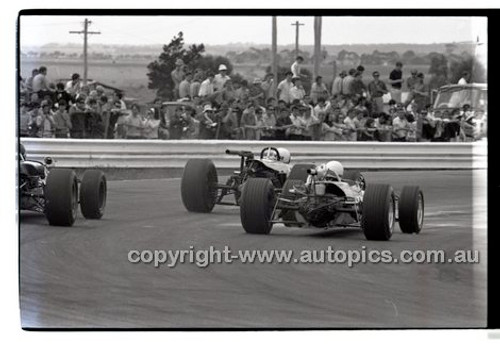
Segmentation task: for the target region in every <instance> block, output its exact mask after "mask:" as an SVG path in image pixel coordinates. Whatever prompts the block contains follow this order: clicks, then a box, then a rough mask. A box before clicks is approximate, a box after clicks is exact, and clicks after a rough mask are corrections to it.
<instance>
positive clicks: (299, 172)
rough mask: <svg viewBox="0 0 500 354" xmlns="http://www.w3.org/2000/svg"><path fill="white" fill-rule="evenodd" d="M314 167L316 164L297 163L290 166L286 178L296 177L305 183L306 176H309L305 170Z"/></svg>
mask: <svg viewBox="0 0 500 354" xmlns="http://www.w3.org/2000/svg"><path fill="white" fill-rule="evenodd" d="M315 167H316V166H315V165H314V164H312V163H298V164H296V165H294V166H293V167H292V169H291V170H290V173H289V174H288V177H287V179H295V180H297V179H298V180H300V181H302V182H304V183H305V182H306V181H307V177H308V176H309V174H308V173H307V170H309V169H312V168H315Z"/></svg>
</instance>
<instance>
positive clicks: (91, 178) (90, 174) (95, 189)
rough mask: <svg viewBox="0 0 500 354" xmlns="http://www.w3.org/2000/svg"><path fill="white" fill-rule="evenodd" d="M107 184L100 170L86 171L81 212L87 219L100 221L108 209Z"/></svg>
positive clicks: (81, 189) (82, 186) (82, 188)
mask: <svg viewBox="0 0 500 354" xmlns="http://www.w3.org/2000/svg"><path fill="white" fill-rule="evenodd" d="M106 196H107V183H106V177H105V176H104V173H103V172H102V171H99V170H88V171H85V172H84V174H83V177H82V183H81V185H80V210H81V211H82V214H83V216H84V217H85V218H86V219H100V218H102V216H103V215H104V209H105V208H106Z"/></svg>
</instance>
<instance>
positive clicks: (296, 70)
mask: <svg viewBox="0 0 500 354" xmlns="http://www.w3.org/2000/svg"><path fill="white" fill-rule="evenodd" d="M303 62H304V58H303V57H301V56H300V55H299V56H298V57H297V58H296V59H295V61H294V62H293V64H292V66H291V68H290V71H291V72H292V75H293V77H294V78H296V77H297V78H306V77H307V76H306V75H302V74H301V70H302V68H301V65H302V63H303Z"/></svg>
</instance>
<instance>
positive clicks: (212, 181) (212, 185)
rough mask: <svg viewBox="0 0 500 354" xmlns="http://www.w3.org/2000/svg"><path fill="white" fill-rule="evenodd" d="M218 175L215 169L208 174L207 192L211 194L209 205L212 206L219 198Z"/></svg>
mask: <svg viewBox="0 0 500 354" xmlns="http://www.w3.org/2000/svg"><path fill="white" fill-rule="evenodd" d="M216 186H217V175H216V174H215V173H214V171H210V173H208V175H207V187H208V190H207V193H208V196H209V200H210V202H209V207H212V206H213V205H214V204H215V201H216V200H217V188H216Z"/></svg>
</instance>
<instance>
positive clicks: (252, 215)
mask: <svg viewBox="0 0 500 354" xmlns="http://www.w3.org/2000/svg"><path fill="white" fill-rule="evenodd" d="M275 202H276V193H275V190H274V186H273V184H272V183H271V181H270V180H269V179H267V178H250V179H248V180H247V181H246V182H245V184H244V185H243V191H242V193H241V204H240V219H241V225H242V226H243V229H244V230H245V231H246V232H247V233H249V234H264V235H267V234H269V233H270V232H271V229H272V228H273V224H272V223H271V222H270V221H271V217H272V213H273V209H274V205H275Z"/></svg>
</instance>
